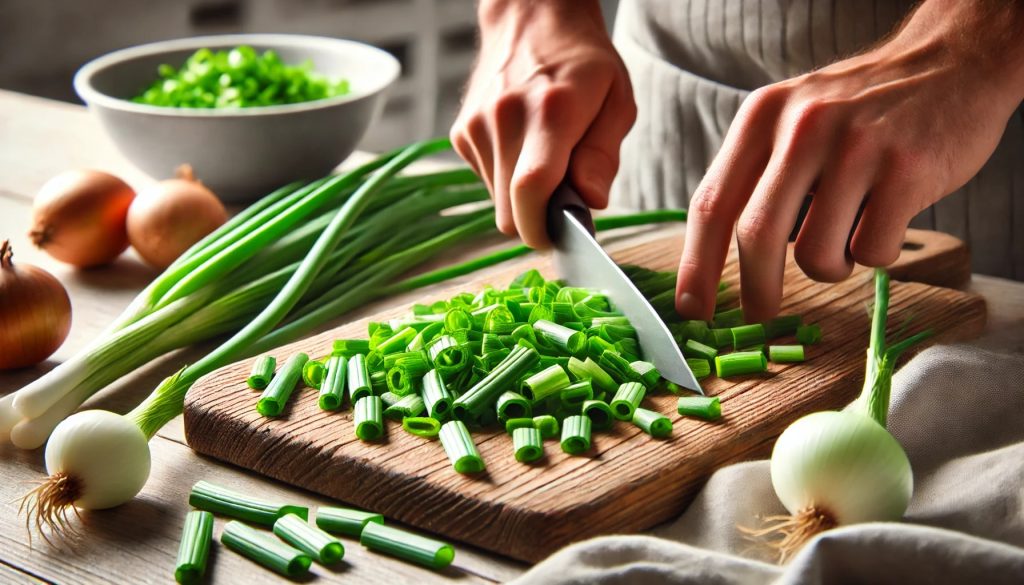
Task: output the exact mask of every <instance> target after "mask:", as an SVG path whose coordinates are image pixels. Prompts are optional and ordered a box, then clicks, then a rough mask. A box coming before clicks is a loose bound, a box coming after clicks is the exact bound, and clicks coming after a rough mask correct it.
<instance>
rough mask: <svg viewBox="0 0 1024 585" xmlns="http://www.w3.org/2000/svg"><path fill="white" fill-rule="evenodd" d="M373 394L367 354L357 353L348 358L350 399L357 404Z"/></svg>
mask: <svg viewBox="0 0 1024 585" xmlns="http://www.w3.org/2000/svg"><path fill="white" fill-rule="evenodd" d="M372 394H373V386H372V385H371V383H370V372H369V371H368V370H367V369H366V356H365V355H363V354H361V353H357V354H355V355H354V356H352V357H350V358H349V359H348V399H349V402H351V403H352V404H355V403H356V402H359V400H361V399H362V398H363V397H365V396H370V395H372Z"/></svg>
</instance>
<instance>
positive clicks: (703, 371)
mask: <svg viewBox="0 0 1024 585" xmlns="http://www.w3.org/2000/svg"><path fill="white" fill-rule="evenodd" d="M686 365H688V366H690V371H691V372H693V377H694V378H697V379H698V380H700V379H701V378H706V377H708V376H710V375H711V362H709V361H708V360H705V359H701V358H686Z"/></svg>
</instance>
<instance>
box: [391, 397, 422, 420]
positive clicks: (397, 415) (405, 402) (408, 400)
mask: <svg viewBox="0 0 1024 585" xmlns="http://www.w3.org/2000/svg"><path fill="white" fill-rule="evenodd" d="M424 410H426V406H424V404H423V398H421V397H420V395H419V394H407V395H405V396H403V397H402V398H401V400H399V401H398V402H396V403H394V404H392V405H391V406H389V407H387V408H386V409H385V410H384V416H386V417H388V418H390V419H392V420H402V419H404V418H406V417H411V416H419V415H421V414H423V411H424Z"/></svg>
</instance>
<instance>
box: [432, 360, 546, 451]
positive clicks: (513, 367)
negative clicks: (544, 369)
mask: <svg viewBox="0 0 1024 585" xmlns="http://www.w3.org/2000/svg"><path fill="white" fill-rule="evenodd" d="M538 359H540V356H539V355H538V354H537V352H536V350H533V349H529V348H525V347H521V346H516V348H515V349H514V350H512V352H511V353H510V354H509V355H508V357H506V358H505V359H504V360H502V361H501V363H499V364H498V365H497V366H496V367H495V368H494V369H493V370H491V371H490V372H489V373H488V374H487V375H486V376H485V377H484V378H483V379H482V380H480V381H479V382H477V383H476V384H475V385H474V386H473V387H472V388H470V389H469V390H468V391H466V393H465V394H463V395H462V396H459V397H458V398H456V399H455V402H454V403H453V411H454V414H455V416H456V418H458V419H460V420H466V419H469V420H472V419H474V418H479V417H480V416H481V413H482V412H483V411H485V410H487V409H488V408H489V407H493V405H494V401H495V400H497V398H498V396H499V395H500V394H501V393H502V392H504V391H505V390H507V389H509V388H510V387H512V386H513V384H514V383H515V381H516V380H518V379H519V377H520V376H521V375H522V374H523V373H525V372H526V371H527V370H529V369H530V368H531V367H533V365H534V364H536V363H537V360H538ZM442 433H443V429H442Z"/></svg>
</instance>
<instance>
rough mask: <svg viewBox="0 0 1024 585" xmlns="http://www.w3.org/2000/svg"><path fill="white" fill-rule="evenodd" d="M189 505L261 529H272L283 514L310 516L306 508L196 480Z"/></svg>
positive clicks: (189, 498)
mask: <svg viewBox="0 0 1024 585" xmlns="http://www.w3.org/2000/svg"><path fill="white" fill-rule="evenodd" d="M188 503H189V505H190V506H192V507H193V508H198V509H199V510H206V511H207V512H212V513H214V514H219V515H221V516H229V517H231V518H237V519H239V520H245V521H246V522H252V523H254V524H263V525H264V526H273V525H274V522H276V521H277V519H278V518H280V517H281V516H284V515H285V514H296V515H297V516H299V517H301V518H308V517H309V509H308V508H304V507H302V506H291V505H288V504H278V503H274V502H265V501H263V500H259V499H257V498H253V497H250V496H247V495H245V494H241V493H238V492H236V491H234V490H229V489H227V488H222V487H220V486H217V485H214V484H212V483H210V482H207V481H198V482H196V484H195V485H193V486H192V491H191V492H190V493H189V496H188Z"/></svg>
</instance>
